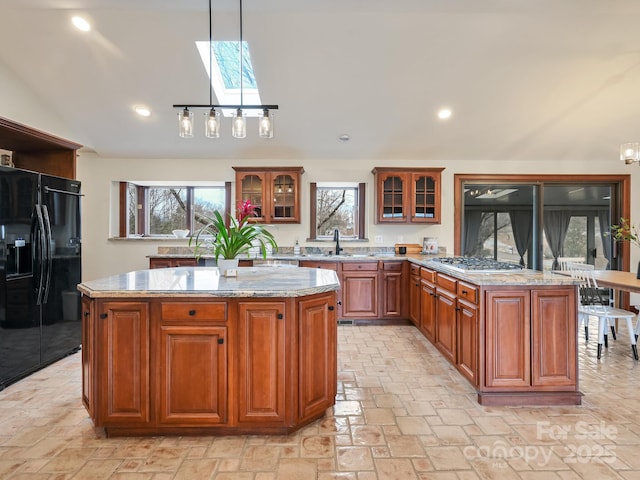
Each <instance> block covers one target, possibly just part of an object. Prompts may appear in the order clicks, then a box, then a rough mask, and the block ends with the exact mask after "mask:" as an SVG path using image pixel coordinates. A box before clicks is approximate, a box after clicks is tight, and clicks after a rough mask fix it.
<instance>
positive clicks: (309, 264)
mask: <svg viewBox="0 0 640 480" xmlns="http://www.w3.org/2000/svg"><path fill="white" fill-rule="evenodd" d="M300 266H301V267H306V268H325V269H327V270H334V271H337V270H338V264H337V263H336V262H322V261H320V262H315V261H313V260H302V261H301V262H300Z"/></svg>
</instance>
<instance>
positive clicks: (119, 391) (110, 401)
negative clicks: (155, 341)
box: [83, 301, 151, 427]
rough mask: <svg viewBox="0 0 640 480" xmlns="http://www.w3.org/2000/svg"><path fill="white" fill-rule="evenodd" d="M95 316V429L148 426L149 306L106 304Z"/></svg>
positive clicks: (104, 303) (149, 411)
mask: <svg viewBox="0 0 640 480" xmlns="http://www.w3.org/2000/svg"><path fill="white" fill-rule="evenodd" d="M86 307H87V306H86V304H85V308H86ZM88 311H89V312H91V307H89V308H88ZM96 313H97V318H96V319H95V322H96V342H95V347H96V348H95V355H96V362H97V364H98V365H100V368H96V369H94V372H95V378H94V379H93V381H94V382H95V385H94V387H95V389H96V393H97V395H96V408H95V409H94V411H95V414H96V416H97V421H96V426H100V427H108V426H112V425H114V426H123V425H126V426H135V425H139V426H143V425H146V424H147V423H148V422H149V421H150V415H151V410H150V396H149V394H150V387H149V380H150V378H149V341H150V340H149V339H150V332H149V305H148V304H147V302H133V301H132V302H121V301H113V302H109V301H105V302H102V303H101V305H100V307H99V309H98V311H97V312H96ZM89 318H91V315H90V316H89ZM84 348H85V346H84V345H83V349H84ZM92 354H93V352H92V351H89V352H87V355H89V356H91V355H92ZM90 383H91V382H90Z"/></svg>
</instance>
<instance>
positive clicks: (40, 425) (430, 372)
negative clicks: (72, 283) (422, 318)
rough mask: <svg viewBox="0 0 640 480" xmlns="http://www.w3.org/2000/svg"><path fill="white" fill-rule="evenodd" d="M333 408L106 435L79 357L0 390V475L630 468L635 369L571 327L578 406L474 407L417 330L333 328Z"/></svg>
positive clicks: (227, 479)
mask: <svg viewBox="0 0 640 480" xmlns="http://www.w3.org/2000/svg"><path fill="white" fill-rule="evenodd" d="M338 335H339V340H338V345H339V348H338V350H339V353H338V396H337V403H336V405H335V407H334V408H332V409H330V410H329V411H328V412H327V415H326V417H325V418H323V419H320V420H318V421H316V422H314V423H312V424H311V425H308V426H307V427H305V428H303V429H302V430H300V431H298V432H296V433H294V434H291V435H289V436H236V437H232V436H219V437H218V436H206V437H153V438H105V436H104V434H103V432H102V431H101V430H99V429H96V428H94V427H93V425H92V423H91V421H90V420H89V418H88V416H87V413H86V411H85V410H84V408H83V406H82V404H81V401H80V391H81V377H80V354H79V353H77V354H74V355H72V356H69V357H67V358H65V359H63V360H61V361H59V362H57V363H56V364H54V365H52V366H50V367H47V368H46V369H44V370H42V371H40V372H37V373H35V374H33V375H31V376H30V377H28V378H26V379H24V380H22V381H20V382H18V383H16V384H14V385H11V386H9V387H8V388H6V389H5V390H4V391H2V392H0V479H3V480H4V479H7V480H22V479H29V480H39V479H42V480H45V479H46V480H68V479H74V480H77V479H92V480H93V479H95V480H99V479H110V480H175V479H180V480H182V479H185V480H202V479H215V480H276V479H278V480H314V479H315V480H426V479H429V480H431V479H435V480H472V479H522V480H538V479H539V480H554V479H555V480H578V479H598V480H601V479H629V480H631V479H638V478H640V394H639V388H638V387H640V377H639V375H640V370H639V369H640V366H639V363H638V362H636V361H634V360H633V358H632V357H631V349H630V347H629V345H628V341H627V339H626V338H625V336H624V332H620V335H618V340H611V341H610V345H609V349H608V350H607V351H606V352H605V353H604V355H603V358H602V359H601V360H600V361H598V360H597V359H596V344H595V343H594V341H593V340H591V341H590V342H589V343H588V344H587V343H585V341H584V338H583V337H582V336H580V337H579V347H580V348H579V362H580V388H581V391H582V392H583V393H584V394H585V397H584V399H583V405H581V406H575V407H566V406H564V407H527V408H524V407H520V408H515V407H504V408H498V407H482V406H480V405H478V403H477V401H476V397H475V394H474V391H473V389H472V388H471V386H470V385H469V383H468V382H467V381H466V380H464V379H463V378H462V377H461V376H460V375H459V374H458V373H457V371H456V370H455V369H454V368H453V367H452V366H451V365H449V364H448V363H447V362H446V361H445V360H444V359H443V358H442V357H441V355H440V353H438V351H437V350H436V349H435V348H434V347H433V345H431V344H430V343H429V342H428V341H427V340H426V339H425V338H424V337H423V336H422V335H421V334H420V333H419V332H418V331H417V330H416V329H415V328H413V327H409V326H340V327H339V328H338Z"/></svg>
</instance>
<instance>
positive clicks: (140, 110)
mask: <svg viewBox="0 0 640 480" xmlns="http://www.w3.org/2000/svg"><path fill="white" fill-rule="evenodd" d="M133 109H134V110H135V112H136V113H137V114H138V115H140V116H141V117H150V116H151V110H149V109H148V108H147V107H145V106H144V105H136V106H135V107H133Z"/></svg>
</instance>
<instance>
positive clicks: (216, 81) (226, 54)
mask: <svg viewBox="0 0 640 480" xmlns="http://www.w3.org/2000/svg"><path fill="white" fill-rule="evenodd" d="M239 45H240V42H236V41H218V42H213V60H214V61H213V63H212V65H211V67H212V68H211V69H212V71H211V72H210V71H209V59H210V52H209V41H206V42H204V41H203V42H196V48H197V49H198V53H199V54H200V59H201V60H202V64H203V65H204V68H205V70H206V71H207V73H208V75H209V79H210V81H211V86H212V87H213V91H214V92H215V94H216V98H217V99H218V102H219V103H220V104H221V105H239V104H240V49H239ZM242 67H243V68H242V103H243V104H244V105H262V101H261V100H260V92H259V91H258V83H257V81H256V77H255V74H254V71H253V64H252V63H251V54H250V53H249V44H248V43H247V42H246V41H243V42H242ZM235 113H236V112H235V110H233V109H225V110H223V114H224V115H225V116H227V117H228V116H232V115H234V114H235ZM245 115H247V116H257V115H262V111H261V110H258V109H247V111H246V112H245Z"/></svg>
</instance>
